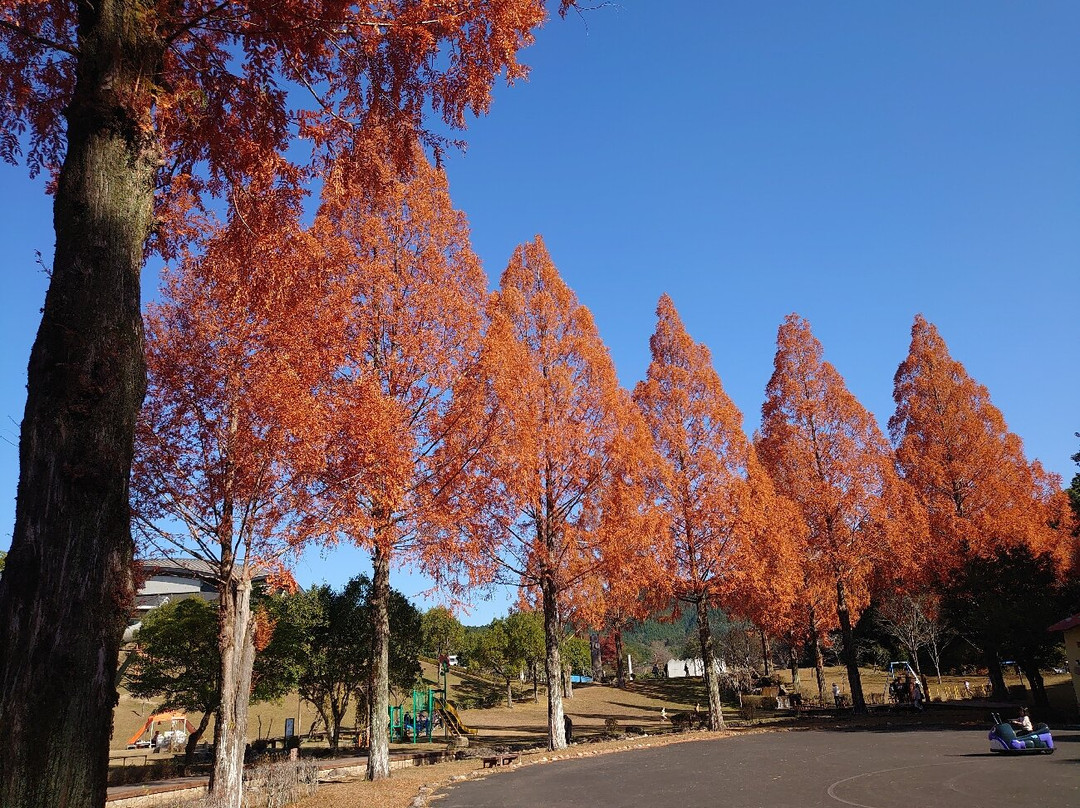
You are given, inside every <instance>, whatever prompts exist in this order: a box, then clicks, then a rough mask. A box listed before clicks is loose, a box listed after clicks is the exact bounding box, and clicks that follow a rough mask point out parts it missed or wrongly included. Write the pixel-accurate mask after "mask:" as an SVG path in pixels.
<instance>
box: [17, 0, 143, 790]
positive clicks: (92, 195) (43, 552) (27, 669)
mask: <svg viewBox="0 0 1080 808" xmlns="http://www.w3.org/2000/svg"><path fill="white" fill-rule="evenodd" d="M152 10H153V3H150V2H148V0H144V1H141V2H140V1H139V0H102V1H101V2H96V3H81V4H80V5H79V18H78V37H79V57H78V63H77V67H76V82H75V87H74V92H73V95H72V100H71V103H70V105H69V106H68V107H67V109H66V111H65V116H66V118H67V153H66V156H65V159H64V164H63V167H62V169H61V172H60V175H59V180H58V185H57V190H56V197H55V200H54V203H53V223H54V227H55V231H56V251H55V255H54V260H53V265H52V279H51V282H50V284H49V291H48V294H47V295H46V298H45V307H44V310H43V315H42V319H41V324H40V326H39V328H38V333H37V337H36V340H35V342H34V347H33V350H32V352H31V355H30V363H29V367H28V369H27V400H26V409H25V412H24V415H23V421H22V426H21V434H20V439H19V487H18V497H17V504H16V513H15V527H14V531H13V533H12V543H11V549H10V552H9V554H8V557H7V567H6V570H5V572H4V575H3V579H2V583H0V648H2V649H3V653H2V654H0V657H2V659H0V728H2V729H0V805H3V806H5V808H31V806H33V807H34V808H45V806H48V807H49V808H90V806H100V805H103V804H104V802H105V793H106V776H107V771H108V758H109V738H110V734H111V731H112V708H113V705H114V704H115V703H116V698H117V695H116V687H115V682H114V678H113V676H114V673H115V671H116V665H117V659H118V655H119V649H120V642H121V638H122V635H123V630H124V627H125V625H126V623H127V618H128V615H129V613H130V610H131V609H132V607H133V604H134V581H133V577H132V556H133V546H132V540H131V534H130V528H129V523H128V513H129V504H128V476H129V474H130V470H131V458H132V452H133V442H134V433H135V419H136V417H137V415H138V411H139V406H140V404H141V402H142V398H143V393H144V391H145V387H146V378H145V367H144V364H143V356H142V320H141V316H140V302H139V276H140V271H141V268H142V263H143V247H144V244H145V241H146V238H147V236H148V234H149V232H150V227H151V223H152V210H153V192H154V181H155V171H156V168H155V164H156V162H157V150H156V142H155V140H154V138H153V136H152V134H151V129H150V126H149V115H150V103H149V96H148V94H146V93H140V91H139V90H138V88H139V86H140V82H142V85H143V86H144V87H149V86H151V85H152V84H153V79H154V75H155V73H156V72H157V70H158V65H159V64H160V61H161V43H160V42H158V41H157V40H156V39H155V38H154V37H153V31H152V27H151V26H148V25H144V24H141V23H144V22H145V20H146V19H147V18H148V17H149V16H150V15H152V13H153V11H152ZM140 101H142V102H145V105H144V107H142V108H140V106H139V104H140Z"/></svg>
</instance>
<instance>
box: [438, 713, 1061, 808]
mask: <svg viewBox="0 0 1080 808" xmlns="http://www.w3.org/2000/svg"><path fill="white" fill-rule="evenodd" d="M1054 741H1055V744H1056V745H1057V746H1058V749H1057V752H1056V753H1055V754H1053V755H1034V756H1028V757H1002V756H998V755H992V754H990V753H989V751H988V750H989V743H988V741H987V740H986V732H985V731H978V732H976V731H971V730H926V729H923V730H917V731H893V732H889V731H885V732H881V731H847V732H821V731H812V732H781V733H766V734H761V735H750V736H744V737H741V738H731V739H727V740H713V741H701V742H690V743H681V744H672V745H670V746H665V747H656V748H653V749H637V750H632V751H629V752H623V753H619V754H611V755H603V756H598V757H594V758H584V759H572V760H568V761H561V762H557V763H550V764H546V765H540V766H526V767H522V768H521V769H519V770H517V771H507V772H500V773H497V774H495V775H494V776H492V777H488V778H485V779H483V780H477V781H468V782H463V783H461V784H459V785H457V786H455V787H454V788H452V789H449V790H448V791H447V796H446V797H445V798H444V799H440V800H438V802H437V804H438V806H439V808H556V807H557V808H598V807H599V808H631V806H633V808H641V806H657V808H659V807H660V806H663V807H664V808H668V806H670V807H671V808H698V806H700V808H717V806H722V808H843V806H856V808H991V807H992V806H1016V805H1024V806H1032V808H1080V734H1077V733H1076V732H1072V733H1069V732H1062V733H1059V734H1056V735H1055V738H1054ZM584 748H587V747H584Z"/></svg>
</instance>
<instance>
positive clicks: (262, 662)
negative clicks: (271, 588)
mask: <svg viewBox="0 0 1080 808" xmlns="http://www.w3.org/2000/svg"><path fill="white" fill-rule="evenodd" d="M280 597H282V596H279V597H277V598H274V599H266V600H267V601H268V602H269V603H274V602H277V601H278V600H280ZM284 597H287V596H284ZM257 614H258V615H259V620H258V622H259V623H260V624H261V625H262V626H265V628H266V630H267V632H269V631H273V630H274V629H275V628H276V622H277V621H276V620H274V618H273V617H272V616H271V610H269V609H267V608H265V606H264V605H262V604H260V606H258V607H257ZM276 633H277V632H276V631H275V634H276ZM284 644H285V643H284V642H283V640H282V639H279V640H278V641H277V643H274V642H273V641H271V642H270V643H269V644H268V646H267V647H265V648H261V649H260V650H259V651H258V653H256V656H255V665H254V672H253V674H252V691H251V701H252V702H253V703H257V702H261V701H271V700H273V699H277V698H280V697H281V696H283V695H285V694H286V693H287V692H289V690H291V689H292V688H293V687H294V686H295V682H296V678H295V669H294V668H293V667H292V666H289V665H283V664H282V663H283V660H284V659H285V657H284V655H283V654H281V653H280V652H279V651H278V649H280V648H282V647H283V646H284ZM260 645H262V643H260ZM125 683H126V687H127V690H128V692H129V693H130V694H131V695H133V696H135V697H136V698H141V699H155V700H158V701H159V707H160V709H162V710H184V711H186V712H192V713H194V712H197V713H199V714H200V715H201V716H202V717H201V718H200V720H199V723H198V725H197V726H196V728H195V731H194V732H193V733H191V734H190V735H189V736H188V739H187V747H186V749H185V761H186V762H189V763H190V762H191V758H192V756H193V754H194V752H195V746H196V745H197V744H198V743H199V741H200V740H201V738H202V736H203V733H204V732H205V731H206V727H207V726H208V725H209V723H210V718H211V717H212V716H213V714H214V713H215V712H216V711H217V709H218V706H219V705H220V703H221V651H220V649H219V646H218V613H217V609H216V607H215V606H214V604H212V603H210V602H208V601H205V600H203V599H202V598H184V599H182V600H175V601H171V602H169V603H165V604H162V605H161V606H158V607H157V608H156V609H153V610H152V611H150V612H149V613H148V614H147V615H146V616H145V617H144V618H143V620H142V625H141V626H140V627H139V630H138V632H137V633H136V634H135V650H134V651H132V653H131V658H130V660H129V663H128V665H127V669H126V674H125Z"/></svg>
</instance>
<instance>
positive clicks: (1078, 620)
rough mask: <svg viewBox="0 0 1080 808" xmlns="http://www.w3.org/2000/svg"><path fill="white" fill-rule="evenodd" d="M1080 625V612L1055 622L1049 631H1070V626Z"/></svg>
mask: <svg viewBox="0 0 1080 808" xmlns="http://www.w3.org/2000/svg"><path fill="white" fill-rule="evenodd" d="M1077 626H1080V614H1074V615H1073V616H1072V617H1066V618H1065V619H1064V620H1062V621H1060V622H1058V623H1054V625H1052V626H1050V628H1048V629H1047V631H1068V630H1069V629H1070V628H1076V627H1077Z"/></svg>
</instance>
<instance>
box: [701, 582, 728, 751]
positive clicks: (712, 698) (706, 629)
mask: <svg viewBox="0 0 1080 808" xmlns="http://www.w3.org/2000/svg"><path fill="white" fill-rule="evenodd" d="M696 605H697V624H698V641H699V642H700V644H701V662H702V665H703V666H704V668H705V671H704V673H705V690H706V692H707V693H708V694H709V729H711V730H719V729H723V728H724V708H723V704H722V703H721V702H720V683H719V682H718V681H717V680H716V669H715V667H714V664H713V660H714V656H713V636H712V627H711V626H710V625H709V603H708V600H707V599H706V598H705V597H699V598H698V600H697V604H696Z"/></svg>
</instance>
